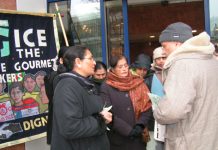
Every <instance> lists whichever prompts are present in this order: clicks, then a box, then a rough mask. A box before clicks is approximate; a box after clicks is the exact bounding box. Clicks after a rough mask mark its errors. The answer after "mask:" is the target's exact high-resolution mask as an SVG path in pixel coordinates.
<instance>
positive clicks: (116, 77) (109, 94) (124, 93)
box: [101, 56, 152, 150]
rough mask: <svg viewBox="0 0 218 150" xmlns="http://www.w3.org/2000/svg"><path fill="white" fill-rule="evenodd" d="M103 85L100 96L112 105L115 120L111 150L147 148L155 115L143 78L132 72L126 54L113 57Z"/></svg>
mask: <svg viewBox="0 0 218 150" xmlns="http://www.w3.org/2000/svg"><path fill="white" fill-rule="evenodd" d="M110 66H111V69H110V70H109V72H108V74H107V79H106V81H105V82H104V83H103V84H102V86H101V96H102V99H103V100H104V101H105V103H106V104H107V105H112V113H113V122H112V125H111V126H110V131H109V132H108V137H109V140H110V147H111V150H133V149H137V150H145V149H146V143H147V141H148V140H149V134H148V130H147V125H148V121H149V120H150V117H151V115H152V110H151V101H150V100H149V98H148V95H147V93H148V92H149V90H148V88H147V86H146V84H145V83H144V80H143V79H142V78H140V77H139V76H135V75H132V74H131V73H130V71H129V66H128V63H127V59H126V57H125V56H114V57H112V58H111V60H110Z"/></svg>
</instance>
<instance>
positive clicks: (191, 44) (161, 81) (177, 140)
mask: <svg viewBox="0 0 218 150" xmlns="http://www.w3.org/2000/svg"><path fill="white" fill-rule="evenodd" d="M159 42H160V45H161V46H160V47H157V48H156V49H154V51H153V57H152V60H153V63H151V58H150V57H149V56H147V55H145V54H139V55H138V56H137V58H136V59H135V61H134V62H133V63H132V64H131V65H129V63H128V61H127V58H126V57H125V56H124V55H116V56H113V57H111V58H110V60H109V65H108V68H107V66H106V65H105V64H104V63H103V62H101V61H95V60H94V58H93V55H92V53H91V50H90V49H89V48H87V47H85V46H80V45H78V46H71V47H64V48H61V50H60V51H59V57H58V58H59V59H58V61H60V62H59V63H58V68H61V71H57V72H52V73H51V74H53V75H51V76H49V75H47V76H46V77H45V87H46V88H45V89H46V92H47V95H48V98H49V118H48V119H49V125H48V137H49V138H48V144H51V149H52V150H60V149H64V150H74V149H76V150H133V149H136V150H146V148H147V147H148V142H149V141H150V140H153V142H155V147H153V150H154V149H155V150H205V149H208V150H213V149H218V142H216V139H217V137H218V136H217V135H218V130H217V129H216V126H217V124H218V109H217V108H216V106H217V105H218V93H217V92H216V89H217V88H218V78H217V77H216V75H217V74H218V61H217V60H216V55H217V47H216V50H215V46H214V44H212V43H211V41H210V37H209V35H208V34H207V33H206V32H202V33H200V34H199V35H197V36H193V35H192V29H191V27H190V26H189V25H187V24H185V23H182V22H177V23H173V24H170V25H169V26H167V27H166V28H165V29H164V30H163V31H162V32H161V35H160V37H159ZM51 87H52V90H51ZM148 93H152V94H154V95H155V96H157V97H158V101H156V102H154V101H153V100H152V99H151V97H149V95H148ZM208 116H210V117H208ZM160 130H163V131H162V134H159V133H160ZM153 131H154V132H153ZM158 132H159V133H158ZM153 134H154V135H153Z"/></svg>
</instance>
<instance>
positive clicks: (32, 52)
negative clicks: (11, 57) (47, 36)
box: [16, 48, 40, 58]
mask: <svg viewBox="0 0 218 150" xmlns="http://www.w3.org/2000/svg"><path fill="white" fill-rule="evenodd" d="M16 51H17V52H18V56H19V58H23V54H24V55H25V58H29V57H31V58H32V57H38V58H39V57H40V50H39V48H33V49H32V48H30V49H16Z"/></svg>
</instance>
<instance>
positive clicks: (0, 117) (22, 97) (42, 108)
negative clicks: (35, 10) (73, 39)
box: [0, 12, 57, 148]
mask: <svg viewBox="0 0 218 150" xmlns="http://www.w3.org/2000/svg"><path fill="white" fill-rule="evenodd" d="M56 55H57V49H56V43H55V36H54V26H53V17H52V16H49V15H45V16H42V15H33V14H32V15H30V14H21V13H17V14H15V13H11V12H10V13H7V12H0V148H2V147H6V146H7V145H14V144H19V143H21V142H26V141H29V140H30V139H31V136H34V137H36V136H37V135H38V134H41V133H44V132H45V131H46V130H45V129H46V128H45V126H46V123H47V120H46V119H47V112H48V98H47V96H46V93H45V85H44V77H45V75H46V74H47V73H49V72H50V71H51V70H52V67H53V65H54V64H55V58H56ZM39 116H41V117H39ZM36 130H37V131H36ZM27 131H28V134H27ZM18 133H19V134H18ZM20 139H22V140H20Z"/></svg>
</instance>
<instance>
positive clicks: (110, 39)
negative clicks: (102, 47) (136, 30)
mask: <svg viewBox="0 0 218 150" xmlns="http://www.w3.org/2000/svg"><path fill="white" fill-rule="evenodd" d="M123 1H124V0H123ZM123 1H122V0H114V1H105V2H104V9H105V10H104V12H105V22H106V25H105V26H106V27H105V32H106V35H105V37H106V39H105V41H106V45H107V46H106V49H107V50H106V51H107V54H106V55H107V58H108V59H107V60H110V58H111V57H113V56H115V55H125V56H126V57H127V59H129V55H128V48H126V46H127V47H128V44H129V41H128V40H127V42H126V41H125V39H126V37H125V36H127V39H128V29H127V30H125V27H127V28H128V24H127V23H126V26H125V19H127V15H126V14H127V11H126V13H125V12H124V10H125V9H124V8H123V7H126V8H127V5H126V3H125V2H126V0H125V2H123Z"/></svg>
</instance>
